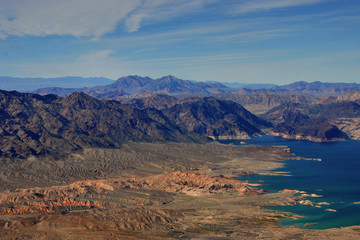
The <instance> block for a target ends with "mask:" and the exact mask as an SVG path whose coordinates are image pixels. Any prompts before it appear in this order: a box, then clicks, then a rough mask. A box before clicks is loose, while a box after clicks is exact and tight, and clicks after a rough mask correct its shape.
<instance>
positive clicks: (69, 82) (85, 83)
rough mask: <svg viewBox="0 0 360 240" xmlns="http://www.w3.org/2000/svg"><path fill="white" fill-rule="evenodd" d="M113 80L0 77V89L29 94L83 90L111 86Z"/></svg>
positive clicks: (95, 78)
mask: <svg viewBox="0 0 360 240" xmlns="http://www.w3.org/2000/svg"><path fill="white" fill-rule="evenodd" d="M113 82H114V80H111V79H108V78H103V77H91V78H83V77H59V78H14V77H0V89H2V90H7V91H9V90H16V91H21V92H29V91H33V90H35V89H39V88H49V87H58V88H84V87H94V86H98V85H105V84H111V83H113Z"/></svg>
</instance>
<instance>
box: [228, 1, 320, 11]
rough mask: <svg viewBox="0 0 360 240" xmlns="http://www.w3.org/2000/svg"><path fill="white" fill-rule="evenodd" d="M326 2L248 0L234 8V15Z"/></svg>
mask: <svg viewBox="0 0 360 240" xmlns="http://www.w3.org/2000/svg"><path fill="white" fill-rule="evenodd" d="M324 1H325V0H247V1H244V2H243V3H240V4H238V5H237V6H235V7H234V9H233V13H247V12H257V11H267V10H271V9H276V8H285V7H296V6H302V5H310V4H317V3H320V2H324Z"/></svg>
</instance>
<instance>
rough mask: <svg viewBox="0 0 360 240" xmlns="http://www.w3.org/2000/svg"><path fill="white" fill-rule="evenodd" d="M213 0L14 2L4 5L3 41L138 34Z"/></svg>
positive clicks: (0, 9) (0, 6)
mask: <svg viewBox="0 0 360 240" xmlns="http://www.w3.org/2000/svg"><path fill="white" fill-rule="evenodd" d="M211 2H212V1H211V0H183V1H172V0H121V1H118V0H102V1H98V0H61V1H58V0H33V1H28V0H13V1H0V38H1V39H5V38H6V37H8V36H10V35H14V36H24V35H32V36H47V35H72V36H76V37H82V36H85V37H94V38H98V37H101V36H102V35H104V34H106V33H109V32H112V31H114V30H115V28H116V27H117V26H118V24H119V23H121V22H123V23H124V24H125V26H126V29H127V31H129V32H134V31H137V30H138V29H139V28H140V27H141V25H142V24H143V23H144V22H145V23H147V22H151V21H162V20H166V19H169V18H172V17H175V16H178V15H180V14H185V13H187V12H191V11H194V10H196V9H199V8H201V7H202V6H204V5H206V4H209V3H211Z"/></svg>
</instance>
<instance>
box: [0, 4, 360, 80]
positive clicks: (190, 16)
mask: <svg viewBox="0 0 360 240" xmlns="http://www.w3.org/2000/svg"><path fill="white" fill-rule="evenodd" d="M54 3H56V4H54ZM0 9H1V10H2V11H0V53H1V54H0V74H1V75H3V76H12V77H39V76H41V77H45V78H51V77H61V76H69V75H70V76H82V77H93V76H102V77H105V78H109V79H117V78H119V77H121V76H127V75H134V74H136V75H140V76H150V77H151V78H159V77H162V76H165V75H169V74H171V75H174V76H176V77H178V78H181V79H193V80H196V81H219V82H240V83H250V84H257V83H261V84H278V85H283V84H289V83H292V82H296V81H307V82H313V81H321V82H349V83H353V82H356V83H359V82H360V79H359V76H360V67H359V66H360V45H359V44H358V42H359V41H360V31H359V30H360V27H359V26H360V17H359V16H360V2H359V1H356V0H331V1H328V0H298V1H288V0H281V1H279V0H256V1H248V0H238V1H232V0H221V1H220V0H209V1H203V0H183V1H170V0H165V1H164V0H161V1H159V0H151V1H150V0H144V1H137V0H123V1H114V0H106V1H101V2H100V1H91V2H87V3H86V4H85V3H84V1H83V0H72V1H70V0H64V1H61V2H59V1H54V0H46V1H45V0H40V1H26V0H19V1H16V2H15V1H1V2H0Z"/></svg>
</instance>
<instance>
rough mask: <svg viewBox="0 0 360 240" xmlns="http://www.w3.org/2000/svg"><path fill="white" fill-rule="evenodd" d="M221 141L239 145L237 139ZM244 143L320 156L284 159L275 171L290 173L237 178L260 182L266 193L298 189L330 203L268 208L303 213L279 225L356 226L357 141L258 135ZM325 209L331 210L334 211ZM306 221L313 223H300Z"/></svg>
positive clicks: (359, 212)
mask: <svg viewBox="0 0 360 240" xmlns="http://www.w3.org/2000/svg"><path fill="white" fill-rule="evenodd" d="M222 142H224V143H230V142H231V143H235V144H240V142H239V141H222ZM246 143H247V144H256V145H276V146H278V145H285V146H289V147H290V148H291V151H292V152H293V153H295V154H296V155H297V156H301V157H307V158H321V159H322V161H321V162H318V161H305V160H300V161H298V160H287V161H285V167H284V168H281V169H276V170H275V171H285V172H290V174H291V176H268V175H249V176H245V177H244V178H241V180H244V179H246V180H249V182H251V183H262V184H263V186H262V187H261V188H263V189H266V190H268V191H269V192H277V191H279V190H282V189H296V190H302V191H306V192H307V193H310V194H311V193H315V194H318V195H322V196H323V197H321V198H308V199H309V200H311V201H313V202H328V203H330V205H328V206H327V205H324V206H322V208H316V207H313V206H304V205H295V206H283V207H271V209H275V210H279V211H286V212H293V213H295V214H298V215H301V216H304V217H303V218H299V219H298V220H294V219H285V220H283V221H281V222H280V223H279V225H283V226H298V227H301V228H317V229H325V228H334V227H346V226H352V225H360V141H353V140H349V141H342V142H332V143H316V142H310V141H301V140H289V139H283V138H280V137H273V136H262V137H259V138H255V139H251V140H248V141H246ZM262 181H264V182H262ZM356 203H358V204H356ZM325 209H335V210H336V211H337V212H329V211H325ZM307 223H316V225H313V226H304V224H307Z"/></svg>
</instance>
